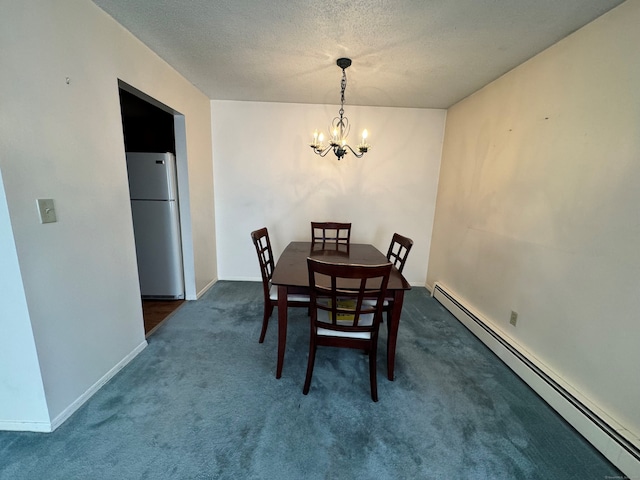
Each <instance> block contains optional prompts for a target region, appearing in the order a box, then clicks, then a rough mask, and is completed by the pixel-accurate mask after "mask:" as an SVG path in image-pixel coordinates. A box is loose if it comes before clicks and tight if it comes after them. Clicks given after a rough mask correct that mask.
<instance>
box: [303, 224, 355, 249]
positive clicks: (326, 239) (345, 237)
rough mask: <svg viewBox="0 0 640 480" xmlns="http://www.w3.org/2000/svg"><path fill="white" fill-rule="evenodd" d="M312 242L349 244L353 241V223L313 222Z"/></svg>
mask: <svg viewBox="0 0 640 480" xmlns="http://www.w3.org/2000/svg"><path fill="white" fill-rule="evenodd" d="M311 243H313V244H316V243H323V244H335V245H338V244H341V245H349V243H351V224H350V223H340V222H311Z"/></svg>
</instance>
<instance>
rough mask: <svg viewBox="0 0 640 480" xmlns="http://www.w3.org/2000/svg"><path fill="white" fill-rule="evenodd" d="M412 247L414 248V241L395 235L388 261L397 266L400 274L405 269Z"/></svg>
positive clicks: (388, 253)
mask: <svg viewBox="0 0 640 480" xmlns="http://www.w3.org/2000/svg"><path fill="white" fill-rule="evenodd" d="M411 247H413V240H411V239H410V238H408V237H403V236H402V235H400V234H398V233H394V234H393V238H392V239H391V244H390V245H389V251H388V252H387V259H388V260H389V261H390V262H391V263H393V264H394V265H395V267H396V268H397V269H398V271H399V272H400V273H402V270H403V269H404V264H405V262H406V261H407V257H408V256H409V252H410V251H411Z"/></svg>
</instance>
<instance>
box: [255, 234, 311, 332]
mask: <svg viewBox="0 0 640 480" xmlns="http://www.w3.org/2000/svg"><path fill="white" fill-rule="evenodd" d="M251 239H252V240H253V245H254V246H255V248H256V253H257V254H258V262H259V264H260V273H261V275H262V291H263V294H264V314H263V318H262V330H261V331H260V340H259V342H260V343H263V342H264V337H265V335H266V333H267V327H268V326H269V318H271V314H272V313H273V307H277V306H278V291H277V289H276V288H275V287H272V285H271V278H272V277H273V270H274V268H275V263H274V258H273V250H272V249H271V240H270V239H269V232H268V230H267V228H266V227H264V228H260V229H258V230H255V231H253V232H251ZM287 307H306V308H308V307H309V298H308V297H307V296H305V295H289V296H288V297H287Z"/></svg>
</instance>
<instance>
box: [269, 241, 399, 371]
mask: <svg viewBox="0 0 640 480" xmlns="http://www.w3.org/2000/svg"><path fill="white" fill-rule="evenodd" d="M307 257H312V258H320V259H322V260H324V261H327V262H335V263H345V264H356V265H378V264H381V263H386V262H387V261H388V260H387V257H386V256H385V255H384V254H383V253H382V252H380V251H379V250H378V249H377V248H376V247H374V246H373V245H368V244H360V243H352V244H350V245H348V246H347V245H335V244H333V245H323V244H321V243H320V244H318V243H316V244H312V243H311V242H291V243H290V244H289V245H287V247H286V248H285V249H284V251H283V252H282V255H280V258H279V259H278V262H277V263H276V267H275V269H274V270H273V277H272V279H271V283H272V284H273V285H277V287H278V363H277V368H276V378H280V377H281V376H282V366H283V364H284V352H285V347H286V343H287V295H288V294H305V295H308V294H309V273H308V267H307ZM409 289H411V286H410V285H409V282H407V281H406V280H405V278H404V277H403V276H402V274H401V273H400V272H399V271H398V269H396V268H395V267H393V268H392V270H391V276H390V277H389V284H388V286H387V297H389V298H391V297H393V303H392V306H393V307H392V310H391V319H390V321H389V325H388V336H387V374H388V378H389V380H393V379H394V366H395V356H396V341H397V339H398V327H399V325H400V314H401V312H402V302H403V301H404V292H405V290H409Z"/></svg>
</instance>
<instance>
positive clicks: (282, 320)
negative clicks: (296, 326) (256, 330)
mask: <svg viewBox="0 0 640 480" xmlns="http://www.w3.org/2000/svg"><path fill="white" fill-rule="evenodd" d="M287 290H288V289H287V287H286V286H282V285H278V365H277V367H276V378H280V377H281V376H282V365H283V364H284V350H285V347H286V344H287V296H288V292H287Z"/></svg>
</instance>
